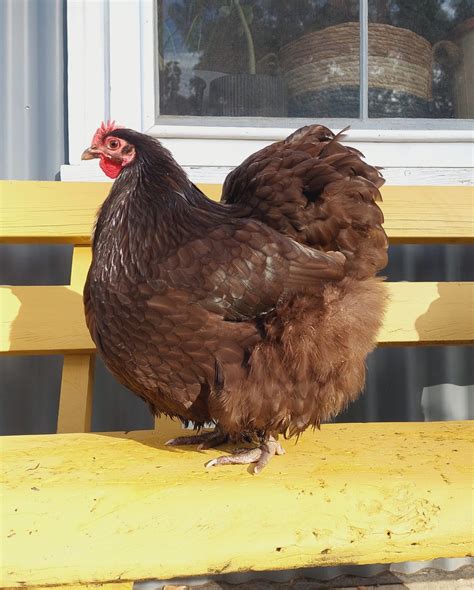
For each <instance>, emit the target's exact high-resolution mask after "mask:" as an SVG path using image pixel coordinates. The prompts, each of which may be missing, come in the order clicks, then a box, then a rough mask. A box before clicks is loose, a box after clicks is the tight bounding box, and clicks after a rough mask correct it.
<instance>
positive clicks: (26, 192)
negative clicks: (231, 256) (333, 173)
mask: <svg viewBox="0 0 474 590" xmlns="http://www.w3.org/2000/svg"><path fill="white" fill-rule="evenodd" d="M200 187H201V189H202V190H203V191H204V192H205V193H206V194H208V195H209V196H210V197H211V198H214V199H218V198H219V197H220V192H221V185H217V184H201V185H200ZM109 188H110V184H109V183H102V182H88V183H82V182H34V181H1V182H0V201H1V203H0V206H1V209H2V224H1V227H0V241H1V242H13V243H14V242H16V243H26V242H49V243H54V242H63V243H73V244H88V243H89V242H90V232H91V228H92V224H93V221H94V217H95V213H96V211H97V209H98V208H99V206H100V204H101V203H102V202H103V200H104V199H105V197H106V195H107V192H108V191H109ZM382 193H383V197H384V203H383V204H382V208H383V211H384V214H385V219H386V222H385V228H386V231H387V234H388V235H389V237H390V240H391V241H392V243H395V242H397V243H402V242H405V243H417V242H419V243H447V242H459V243H461V242H464V243H469V242H472V241H473V240H474V224H473V222H472V212H473V207H474V188H473V187H466V186H439V187H435V186H403V187H400V186H387V187H383V188H382Z"/></svg>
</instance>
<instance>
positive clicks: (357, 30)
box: [61, 0, 474, 184]
mask: <svg viewBox="0 0 474 590" xmlns="http://www.w3.org/2000/svg"><path fill="white" fill-rule="evenodd" d="M66 3H67V27H68V31H67V45H68V121H69V123H68V138H69V163H70V165H67V166H64V167H63V168H62V171H61V177H62V178H63V179H67V180H94V179H96V180H104V175H103V174H102V173H101V171H100V169H98V167H97V162H95V161H91V162H81V160H80V156H81V153H82V151H83V150H84V147H85V146H87V145H89V143H88V142H90V139H91V136H92V133H93V132H94V130H95V129H96V128H97V125H98V124H99V123H100V121H102V120H106V119H108V118H114V119H115V120H116V121H117V122H119V123H121V124H123V125H126V126H129V127H132V128H134V129H138V130H142V131H147V132H149V133H151V134H153V135H156V136H157V137H159V138H160V139H161V141H162V142H163V143H164V144H165V145H166V147H168V148H169V149H170V150H171V151H172V153H173V155H174V156H175V157H176V159H177V160H178V162H179V163H180V164H182V165H183V166H185V168H186V170H187V171H188V173H189V174H190V175H191V178H192V179H193V180H194V181H196V182H222V180H223V179H224V177H225V175H226V173H227V172H228V171H229V170H230V169H231V168H232V167H233V166H236V165H238V164H239V163H240V162H242V160H243V159H244V158H246V157H247V156H248V155H249V154H251V153H252V152H255V151H256V150H258V149H260V148H261V147H263V146H265V145H268V143H270V142H271V141H275V140H278V139H282V138H284V137H286V136H287V135H288V133H289V132H290V130H292V129H296V128H297V127H299V126H301V125H304V124H308V123H310V122H313V123H314V122H321V123H323V124H326V125H327V126H328V127H331V128H332V129H333V130H338V129H341V128H342V127H345V126H347V125H350V126H351V130H350V131H349V133H348V136H347V141H348V142H349V143H350V144H351V145H353V146H354V147H356V148H357V149H359V150H361V151H362V152H363V153H364V154H365V155H366V157H367V159H368V161H370V162H373V163H376V164H377V165H379V166H382V167H384V169H385V170H384V175H385V177H386V178H387V180H388V182H390V183H392V184H394V183H395V184H414V183H423V184H453V183H454V184H464V183H472V161H473V154H472V124H473V121H472V118H473V117H474V113H473V112H472V110H473V92H474V81H473V74H474V67H472V64H473V62H474V55H473V54H474V26H473V25H474V17H473V16H472V0H412V1H408V0H252V1H250V0H239V2H238V3H237V2H236V0H127V1H126V2H115V1H109V0H98V1H97V2H91V1H90V0H66ZM359 23H361V26H360V25H359ZM381 31H382V33H383V34H382V33H381ZM388 33H391V34H392V37H389V35H388ZM395 34H398V37H394V35H395ZM400 35H401V36H402V40H403V43H402V40H400ZM308 39H309V40H308ZM413 39H417V43H415V42H414V41H413ZM428 46H429V47H431V51H430V52H428ZM423 48H424V49H425V53H424V54H423V51H422V49H423ZM410 49H411V50H410ZM423 55H424V56H425V57H424V58H423ZM430 68H431V69H430ZM253 71H255V74H253V73H250V72H253ZM239 78H241V79H242V80H244V81H246V82H245V83H244V82H242V81H241V80H240V79H239ZM255 80H259V81H257V83H256V84H253V83H254V81H255ZM247 83H248V84H247ZM246 84H247V85H246ZM252 84H253V87H254V90H252V91H250V90H249V89H250V87H251V85H252ZM269 89H270V92H269ZM430 92H431V94H430ZM262 95H263V96H265V97H266V98H265V99H264V100H262V99H261V98H259V99H258V100H257V98H258V97H259V96H260V97H261V96H262ZM226 97H227V98H226ZM229 97H230V98H231V100H230V99H229ZM249 113H253V114H249ZM466 117H467V118H466Z"/></svg>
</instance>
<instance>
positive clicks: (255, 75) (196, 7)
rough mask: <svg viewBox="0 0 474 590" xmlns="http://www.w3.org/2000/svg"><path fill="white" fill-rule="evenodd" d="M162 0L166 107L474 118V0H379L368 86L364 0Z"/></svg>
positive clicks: (177, 111)
mask: <svg viewBox="0 0 474 590" xmlns="http://www.w3.org/2000/svg"><path fill="white" fill-rule="evenodd" d="M157 2H158V40H159V112H160V114H162V115H188V116H211V117H212V116H216V117H218V116H226V117H239V116H247V117H249V116H250V117H252V116H253V117H306V118H324V117H330V118H338V117H340V118H359V117H361V116H362V114H363V112H365V113H367V105H368V116H369V117H377V118H378V117H390V118H393V117H402V118H474V3H473V0H416V1H413V0H368V5H369V19H368V23H365V25H363V26H364V30H367V29H368V45H369V49H368V56H364V62H363V64H366V65H365V66H364V65H363V66H362V67H363V68H364V69H363V70H362V73H363V74H364V73H366V74H367V75H363V76H362V79H365V80H367V83H366V86H365V87H364V88H363V89H362V93H361V91H360V87H359V80H360V78H361V76H360V64H359V55H360V25H359V0H291V2H290V1H288V0H157ZM367 64H368V71H367V72H366V69H365V67H367ZM361 94H362V96H363V99H364V102H363V103H362V104H363V105H365V107H361V100H360V96H361ZM361 111H362V112H361Z"/></svg>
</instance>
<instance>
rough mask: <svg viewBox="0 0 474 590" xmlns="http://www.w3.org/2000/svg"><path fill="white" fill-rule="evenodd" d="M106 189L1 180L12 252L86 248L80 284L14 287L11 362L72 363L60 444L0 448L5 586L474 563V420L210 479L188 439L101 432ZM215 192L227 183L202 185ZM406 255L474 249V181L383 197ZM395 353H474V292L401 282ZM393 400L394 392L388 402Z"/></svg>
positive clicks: (304, 450) (418, 426) (381, 432)
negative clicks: (100, 215) (97, 244)
mask: <svg viewBox="0 0 474 590" xmlns="http://www.w3.org/2000/svg"><path fill="white" fill-rule="evenodd" d="M108 188H109V187H108V185H107V184H103V183H55V182H6V181H4V182H1V183H0V191H1V192H0V196H1V209H0V240H1V241H3V242H8V243H70V244H74V255H73V263H72V274H71V284H70V285H69V286H54V287H2V288H1V290H0V309H1V310H2V324H1V331H0V353H1V354H4V355H5V354H6V355H15V354H51V353H55V354H63V355H64V368H63V375H62V385H61V398H60V406H59V414H58V433H60V434H55V435H43V436H12V437H3V439H2V441H1V448H2V455H3V457H2V471H3V488H2V490H1V498H2V502H1V509H2V521H1V522H2V531H1V535H2V545H1V551H0V554H1V578H0V584H1V585H2V586H3V587H24V586H29V587H31V586H41V587H46V586H55V585H56V586H60V585H66V586H72V585H83V586H84V585H94V584H109V585H111V586H112V585H114V586H121V587H122V586H123V587H125V586H127V587H130V586H131V583H132V582H133V581H136V580H145V579H149V578H160V579H165V578H172V577H176V576H187V575H199V574H210V573H223V572H236V571H245V570H255V571H256V570H267V569H282V568H296V567H308V566H317V565H336V564H348V563H357V564H365V563H377V562H393V561H405V560H425V559H433V558H436V557H463V556H466V555H470V554H473V553H474V539H473V511H472V499H473V495H472V477H473V475H472V460H473V438H474V429H473V426H472V423H469V422H444V423H439V422H438V423H436V422H434V423H433V422H432V423H389V424H387V423H383V424H329V425H323V426H322V428H321V431H320V432H307V433H305V434H304V435H303V436H302V438H301V439H300V441H299V442H298V444H297V445H295V442H289V443H286V445H285V447H286V450H287V454H286V455H285V456H283V457H278V459H277V460H274V461H272V462H271V464H270V465H269V466H268V467H267V469H266V470H265V471H264V472H263V473H262V474H261V475H260V476H258V477H250V475H249V474H248V473H247V471H246V468H245V467H235V468H222V469H215V470H211V471H206V470H205V469H204V468H203V465H204V463H205V461H206V460H208V459H209V458H211V457H213V456H215V455H216V454H219V453H220V452H221V451H220V450H209V451H203V452H197V451H196V450H195V449H185V450H183V449H170V448H168V447H164V445H163V443H164V441H165V440H166V439H167V438H169V437H170V436H171V435H175V434H176V433H177V431H178V430H179V428H180V427H179V425H178V424H175V423H171V422H170V421H162V422H159V423H158V424H157V429H156V430H155V431H153V430H151V431H142V432H131V433H121V432H120V433H96V434H91V433H87V432H88V431H89V430H90V425H91V407H92V389H93V372H94V371H93V367H94V355H95V352H94V345H93V343H92V341H91V339H90V337H89V334H88V332H87V329H86V326H85V323H84V319H83V311H82V286H83V283H84V278H85V275H86V272H87V269H88V266H89V263H90V247H89V236H90V230H91V226H92V222H93V218H94V214H95V211H96V209H97V208H98V206H99V205H100V203H101V202H102V200H103V199H104V197H105V195H106V192H107V191H108ZM201 188H202V189H203V190H204V192H206V193H207V194H208V195H209V196H211V197H213V198H218V195H219V193H220V187H219V186H216V185H202V186H201ZM383 197H384V204H383V209H384V213H385V217H386V224H385V227H386V229H387V233H388V235H389V237H390V240H391V242H392V243H442V244H448V243H472V241H473V238H474V235H473V234H474V231H473V220H472V213H473V190H472V189H471V188H469V187H394V186H388V187H385V188H384V189H383ZM389 287H390V293H391V302H390V307H389V310H388V313H387V315H386V318H385V322H384V326H383V328H382V330H381V332H380V335H379V343H380V344H381V345H397V346H398V345H427V344H466V343H469V342H472V341H473V339H474V338H473V336H474V326H473V314H472V311H473V309H472V306H473V294H474V289H473V284H472V283H449V282H448V283H408V282H400V283H391V284H390V285H389ZM380 395H383V392H380Z"/></svg>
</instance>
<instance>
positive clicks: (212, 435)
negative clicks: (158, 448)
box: [165, 426, 229, 451]
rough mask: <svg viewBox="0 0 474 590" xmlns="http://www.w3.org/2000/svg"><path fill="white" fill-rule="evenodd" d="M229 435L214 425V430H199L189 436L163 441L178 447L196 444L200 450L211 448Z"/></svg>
mask: <svg viewBox="0 0 474 590" xmlns="http://www.w3.org/2000/svg"><path fill="white" fill-rule="evenodd" d="M228 440H229V436H228V435H227V434H226V433H225V432H222V430H221V429H220V428H219V427H217V426H216V428H214V430H211V431H210V432H201V434H194V435H190V436H178V437H176V438H172V439H170V440H168V441H166V442H165V445H167V446H170V447H179V446H181V445H198V449H199V450H200V451H202V450H204V449H212V448H213V447H218V446H219V445H223V444H224V443H226V442H228Z"/></svg>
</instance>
